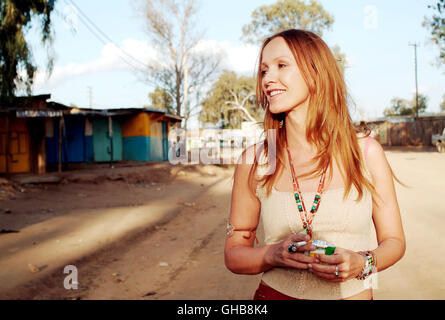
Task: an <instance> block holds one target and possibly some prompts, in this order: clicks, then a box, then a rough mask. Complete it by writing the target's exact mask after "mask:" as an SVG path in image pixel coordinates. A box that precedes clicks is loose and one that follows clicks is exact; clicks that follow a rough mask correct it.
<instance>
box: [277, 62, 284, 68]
mask: <svg viewBox="0 0 445 320" xmlns="http://www.w3.org/2000/svg"><path fill="white" fill-rule="evenodd" d="M285 66H286V65H285V64H284V63H279V64H278V67H280V68H284V67H285Z"/></svg>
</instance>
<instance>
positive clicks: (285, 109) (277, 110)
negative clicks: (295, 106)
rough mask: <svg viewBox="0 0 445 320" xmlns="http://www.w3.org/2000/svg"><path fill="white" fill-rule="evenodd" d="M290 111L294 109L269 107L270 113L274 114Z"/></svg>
mask: <svg viewBox="0 0 445 320" xmlns="http://www.w3.org/2000/svg"><path fill="white" fill-rule="evenodd" d="M290 109H292V108H289V107H284V106H269V111H270V113H273V114H278V113H283V112H287V111H289V110H290Z"/></svg>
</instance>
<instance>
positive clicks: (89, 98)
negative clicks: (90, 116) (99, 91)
mask: <svg viewBox="0 0 445 320" xmlns="http://www.w3.org/2000/svg"><path fill="white" fill-rule="evenodd" d="M87 88H88V101H89V107H90V109H92V108H93V87H87Z"/></svg>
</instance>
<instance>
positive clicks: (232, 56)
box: [196, 40, 259, 75]
mask: <svg viewBox="0 0 445 320" xmlns="http://www.w3.org/2000/svg"><path fill="white" fill-rule="evenodd" d="M196 50H198V51H199V50H213V51H214V52H218V53H220V54H222V56H223V66H224V67H225V68H227V69H230V70H233V71H235V72H237V73H247V74H249V75H253V74H254V72H255V70H256V65H257V60H258V57H259V47H257V46H253V45H240V46H236V45H233V44H232V43H231V42H229V41H220V42H218V41H215V40H203V41H201V42H200V43H199V44H198V46H197V48H196Z"/></svg>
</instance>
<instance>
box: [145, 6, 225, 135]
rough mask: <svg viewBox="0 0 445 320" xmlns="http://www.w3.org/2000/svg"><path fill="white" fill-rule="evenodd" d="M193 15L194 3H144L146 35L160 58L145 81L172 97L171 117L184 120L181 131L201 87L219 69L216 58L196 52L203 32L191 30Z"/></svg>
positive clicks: (193, 21)
mask: <svg viewBox="0 0 445 320" xmlns="http://www.w3.org/2000/svg"><path fill="white" fill-rule="evenodd" d="M196 13H197V5H196V1H195V0H186V1H177V0H147V2H146V18H147V26H148V34H149V36H150V37H151V39H152V41H153V43H154V45H155V46H156V47H157V49H158V52H159V54H160V57H161V59H160V60H159V61H158V62H157V63H153V64H151V65H150V68H149V69H148V80H149V82H150V83H152V84H154V85H156V86H157V87H158V88H160V89H163V90H165V92H167V93H168V94H169V95H170V96H171V97H172V99H173V101H174V109H175V110H174V111H175V112H174V113H175V114H176V115H179V116H184V118H185V123H184V126H185V127H187V120H188V118H189V117H190V116H192V115H193V113H192V111H193V110H194V109H195V110H196V107H197V106H198V105H199V103H198V102H197V100H198V99H199V98H200V96H201V94H202V90H203V88H204V85H205V84H206V83H207V82H208V81H209V80H210V78H211V76H212V75H213V74H214V72H215V71H216V70H217V68H218V66H219V59H218V57H217V56H216V55H214V54H212V53H208V52H205V51H199V50H197V47H198V44H199V41H200V40H201V39H202V37H203V32H197V31H196V30H195V29H194V27H195V26H196V25H197V23H196V21H195V20H194V18H195V15H196ZM191 95H193V98H194V101H193V99H190V96H191Z"/></svg>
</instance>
